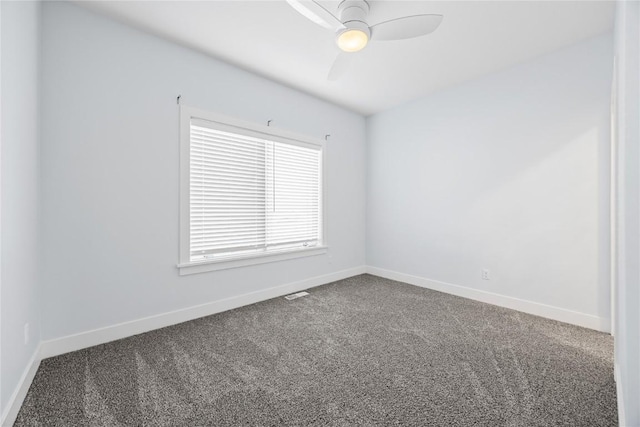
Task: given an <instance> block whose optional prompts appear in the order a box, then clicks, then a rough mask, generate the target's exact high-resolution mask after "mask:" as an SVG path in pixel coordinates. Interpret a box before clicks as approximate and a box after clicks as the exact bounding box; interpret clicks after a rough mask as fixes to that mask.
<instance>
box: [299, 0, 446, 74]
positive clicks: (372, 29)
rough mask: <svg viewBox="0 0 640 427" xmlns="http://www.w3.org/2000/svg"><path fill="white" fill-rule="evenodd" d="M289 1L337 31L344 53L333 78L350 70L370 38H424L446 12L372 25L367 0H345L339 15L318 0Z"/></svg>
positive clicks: (312, 18) (337, 40) (335, 66)
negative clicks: (369, 21)
mask: <svg viewBox="0 0 640 427" xmlns="http://www.w3.org/2000/svg"><path fill="white" fill-rule="evenodd" d="M287 3H289V5H291V7H293V8H294V9H295V10H297V11H298V12H300V14H302V15H303V16H305V17H306V18H308V19H309V20H311V21H313V22H315V23H316V24H318V25H320V26H322V27H324V28H327V29H329V30H331V31H333V32H334V33H335V38H336V43H337V45H338V47H339V48H340V49H341V50H342V52H340V53H339V54H338V56H337V57H336V59H335V61H334V62H333V65H332V66H331V69H330V70H329V75H328V77H327V78H328V79H329V80H337V79H338V78H339V77H340V76H341V75H343V74H344V73H345V71H347V70H348V69H349V66H350V64H351V62H352V60H353V53H354V52H358V51H360V50H362V49H364V48H365V46H367V44H368V42H369V40H375V41H378V40H403V39H410V38H414V37H420V36H424V35H425V34H429V33H432V32H434V31H435V30H436V29H437V28H438V26H439V25H440V23H441V22H442V15H411V16H404V17H401V18H396V19H391V20H389V21H384V22H380V23H379V24H375V25H371V26H369V24H367V15H368V14H369V3H368V2H367V1H366V0H342V1H341V2H340V5H339V6H338V16H337V17H336V16H334V15H333V14H332V13H331V12H329V11H328V10H327V9H325V8H324V7H322V6H321V5H320V4H319V3H318V2H316V1H314V0H287Z"/></svg>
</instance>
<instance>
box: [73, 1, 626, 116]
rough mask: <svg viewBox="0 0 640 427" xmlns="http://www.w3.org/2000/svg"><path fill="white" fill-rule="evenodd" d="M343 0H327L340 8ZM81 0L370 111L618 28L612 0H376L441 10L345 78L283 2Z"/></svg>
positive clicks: (403, 11) (383, 45) (373, 52)
mask: <svg viewBox="0 0 640 427" xmlns="http://www.w3.org/2000/svg"><path fill="white" fill-rule="evenodd" d="M338 3H339V2H338V1H337V0H336V1H322V2H321V4H323V5H324V6H325V8H327V9H328V10H330V11H332V12H335V11H336V9H337V6H338ZM79 4H81V5H82V6H84V7H86V8H89V9H92V10H94V11H97V12H100V13H104V14H106V15H109V16H111V17H114V18H116V19H118V20H121V21H124V22H126V23H128V24H130V25H133V26H135V27H138V28H141V29H143V30H145V31H147V32H151V33H153V34H156V35H159V36H161V37H164V38H167V39H169V40H173V41H175V42H177V43H180V44H182V45H185V46H188V47H190V48H194V49H197V50H199V51H201V52H204V53H207V54H209V55H211V56H214V57H216V58H220V59H222V60H224V61H226V62H229V63H232V64H235V65H238V66H240V67H242V68H244V69H247V70H250V71H253V72H255V73H258V74H260V75H263V76H265V77H268V78H270V79H272V80H275V81H278V82H281V83H284V84H286V85H288V86H291V87H294V88H297V89H300V90H303V91H305V92H308V93H311V94H313V95H315V96H317V97H320V98H323V99H326V100H328V101H331V102H333V103H336V104H339V105H342V106H345V107H347V108H349V109H352V110H354V111H357V112H359V113H362V114H364V115H370V114H373V113H376V112H379V111H383V110H386V109H389V108H392V107H394V106H396V105H400V104H402V103H405V102H408V101H411V100H413V99H417V98H420V97H422V96H424V95H426V94H428V93H430V92H432V91H434V90H437V89H441V88H444V87H448V86H451V85H454V84H456V83H460V82H462V81H465V80H469V79H471V78H474V77H477V76H480V75H483V74H486V73H489V72H492V71H496V70H499V69H502V68H505V67H508V66H511V65H514V64H517V63H520V62H523V61H526V60H528V59H531V58H534V57H536V56H539V55H541V54H544V53H547V52H551V51H553V50H556V49H559V48H562V47H564V46H568V45H570V44H573V43H576V42H578V41H580V40H583V39H586V38H588V37H592V36H595V35H598V34H601V33H604V32H607V31H611V28H612V27H613V14H614V7H615V6H614V3H613V2H610V1H604V2H600V1H371V2H370V4H371V12H370V14H369V25H373V24H375V23H378V22H381V21H386V20H389V19H392V18H396V17H400V16H404V15H413V14H421V13H437V14H443V15H444V21H443V22H442V25H441V26H440V28H439V29H438V30H437V31H436V32H434V33H432V34H430V35H427V36H424V37H421V38H418V39H413V40H403V41H392V42H377V43H371V44H370V45H369V46H367V48H365V49H364V50H363V51H362V52H359V53H357V54H355V55H358V58H356V59H357V61H356V63H355V64H354V66H353V67H352V68H351V69H350V70H349V72H348V73H347V74H346V75H345V76H343V77H342V78H341V79H340V80H339V81H336V82H329V81H327V79H326V76H327V72H328V70H329V68H330V66H331V63H332V62H333V60H334V58H335V56H336V55H337V53H338V48H337V47H336V45H335V42H334V38H333V35H332V34H331V32H330V31H328V30H326V29H324V28H322V27H319V26H317V25H315V24H313V23H312V22H311V21H308V20H307V19H306V18H304V17H303V16H302V15H300V14H298V12H296V11H295V10H293V9H292V8H291V7H290V6H289V5H288V4H287V3H286V2H284V1H240V0H236V1H208V2H203V1H200V2H198V1H196V2H191V1H91V2H79Z"/></svg>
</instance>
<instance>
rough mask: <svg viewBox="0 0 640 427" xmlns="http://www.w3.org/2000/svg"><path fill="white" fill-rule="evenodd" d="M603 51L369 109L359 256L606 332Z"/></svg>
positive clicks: (600, 45) (557, 57)
mask: <svg viewBox="0 0 640 427" xmlns="http://www.w3.org/2000/svg"><path fill="white" fill-rule="evenodd" d="M612 61H613V53H612V38H611V36H610V35H603V36H599V37H597V38H594V39H590V40H588V41H585V42H582V43H580V44H577V45H574V46H572V47H569V48H566V49H563V50H561V51H557V52H555V53H552V54H549V55H546V56H543V57H540V58H538V59H536V60H534V61H532V62H529V63H525V64H522V65H519V66H516V67H513V68H510V69H507V70H505V71H502V72H499V73H494V74H491V75H488V76H486V77H484V78H481V79H478V80H474V81H471V82H469V83H466V84H463V85H460V86H457V87H455V88H452V89H448V90H444V91H440V92H438V93H434V94H433V95H431V96H429V97H426V98H424V99H421V100H418V101H416V102H413V103H410V104H408V105H405V106H402V107H399V108H396V109H393V110H390V111H387V112H383V113H380V114H377V115H374V116H372V117H370V118H369V119H368V125H367V133H368V164H367V166H368V177H367V185H368V193H367V197H368V199H367V264H368V265H371V266H374V267H378V268H381V269H386V270H391V271H394V272H400V273H404V274H408V275H412V276H417V277H418V278H426V279H430V280H434V281H439V282H445V283H448V284H453V285H459V286H463V287H467V288H471V289H475V290H481V291H487V292H492V293H495V294H499V295H501V296H507V297H513V298H518V299H521V300H525V301H528V302H533V303H538V304H545V305H549V306H554V307H557V308H560V309H562V310H570V311H572V312H578V314H575V313H573V314H572V316H573V317H576V316H577V317H580V316H582V317H581V318H584V319H587V320H586V321H585V322H584V323H589V324H591V323H593V322H591V320H589V319H595V324H597V325H599V326H598V327H600V328H602V329H607V328H608V323H609V316H610V307H609V302H610V297H609V207H608V204H609V151H608V150H609V131H610V124H609V120H610V119H609V106H610V105H609V104H610V90H611V75H612ZM483 268H488V269H490V271H491V280H488V281H486V280H482V279H481V270H482V269H483ZM574 314H575V315H574ZM590 322H591V323H590Z"/></svg>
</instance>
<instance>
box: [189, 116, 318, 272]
mask: <svg viewBox="0 0 640 427" xmlns="http://www.w3.org/2000/svg"><path fill="white" fill-rule="evenodd" d="M192 119H195V120H199V121H207V122H212V123H214V124H218V125H219V129H220V130H226V131H229V128H230V127H231V128H234V129H233V131H238V132H237V133H239V134H241V135H246V136H252V137H259V138H264V139H269V140H271V141H277V142H283V143H287V144H293V145H299V146H306V147H309V146H311V147H313V148H318V149H319V150H320V159H321V166H320V173H321V175H322V176H321V177H320V185H321V186H322V188H321V191H320V215H321V219H320V240H321V241H320V245H318V246H314V247H311V248H295V249H288V250H282V251H274V252H264V253H255V254H247V255H241V256H229V257H224V258H220V259H211V260H203V261H191V253H190V245H191V233H190V221H191V218H190V199H191V198H190V177H191V169H190V153H191V120H192ZM214 128H215V126H214ZM326 153H327V151H326V143H325V141H323V140H321V139H315V138H311V137H308V136H305V135H300V134H297V133H294V132H289V131H286V130H283V129H279V128H275V127H273V126H266V125H260V124H257V123H252V122H249V121H245V120H240V119H236V118H234V117H229V116H225V115H222V114H218V113H213V112H211V111H206V110H201V109H198V108H194V107H190V106H186V105H180V260H179V263H178V270H179V274H180V275H181V276H183V275H188V274H195V273H203V272H207V271H217V270H223V269H228V268H237V267H245V266H250V265H256V264H264V263H269V262H276V261H283V260H288V259H295V258H301V257H308V256H313V255H321V254H325V253H327V251H328V248H329V247H328V245H327V197H326V192H327V190H326V188H327V187H326V180H327V178H326V156H327V154H326Z"/></svg>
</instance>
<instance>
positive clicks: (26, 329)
mask: <svg viewBox="0 0 640 427" xmlns="http://www.w3.org/2000/svg"><path fill="white" fill-rule="evenodd" d="M27 344H29V324H28V323H25V324H24V345H27Z"/></svg>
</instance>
